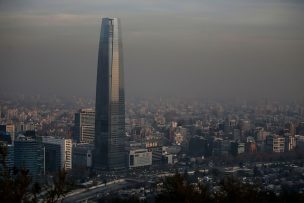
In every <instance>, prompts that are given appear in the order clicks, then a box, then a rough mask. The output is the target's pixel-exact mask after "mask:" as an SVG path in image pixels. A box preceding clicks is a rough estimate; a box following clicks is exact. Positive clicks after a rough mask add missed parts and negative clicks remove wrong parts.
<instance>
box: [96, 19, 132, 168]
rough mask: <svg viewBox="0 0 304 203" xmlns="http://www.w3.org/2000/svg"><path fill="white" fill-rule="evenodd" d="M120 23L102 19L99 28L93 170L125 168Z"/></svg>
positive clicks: (117, 20) (116, 20)
mask: <svg viewBox="0 0 304 203" xmlns="http://www.w3.org/2000/svg"><path fill="white" fill-rule="evenodd" d="M122 58H123V57H122V40H121V33H120V22H119V19H117V18H103V19H102V24H101V33H100V42H99V53H98V67H97V69H98V70H97V86H96V114H95V133H96V134H95V153H94V162H93V164H94V168H95V169H97V170H104V169H106V170H109V169H120V168H125V167H126V163H127V161H126V160H127V155H126V153H125V150H124V137H125V96H124V81H123V80H124V75H123V63H122Z"/></svg>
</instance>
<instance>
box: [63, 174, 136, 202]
mask: <svg viewBox="0 0 304 203" xmlns="http://www.w3.org/2000/svg"><path fill="white" fill-rule="evenodd" d="M131 185H134V182H133V181H128V180H125V179H119V180H116V181H112V182H109V183H108V184H107V185H106V186H105V185H104V184H101V185H98V186H93V187H91V188H88V189H81V190H76V191H74V192H71V193H69V194H67V196H66V197H64V198H63V200H62V202H63V203H74V202H86V201H87V200H90V199H96V198H98V196H99V195H101V194H106V193H108V192H113V191H116V190H120V189H123V188H126V187H128V186H131ZM60 201H61V200H59V201H58V202H60Z"/></svg>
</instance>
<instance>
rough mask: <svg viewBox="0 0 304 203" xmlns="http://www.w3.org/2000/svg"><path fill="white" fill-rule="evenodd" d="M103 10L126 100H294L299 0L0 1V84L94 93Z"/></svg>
mask: <svg viewBox="0 0 304 203" xmlns="http://www.w3.org/2000/svg"><path fill="white" fill-rule="evenodd" d="M107 16H109V17H119V18H121V23H122V34H123V46H124V47H123V48H124V65H125V66H124V70H125V90H126V95H127V97H128V98H132V97H134V96H155V97H159V96H168V97H170V96H178V97H205V98H206V97H207V98H234V97H242V98H250V99H253V98H265V97H267V98H285V99H286V98H290V99H298V98H303V97H304V79H303V76H304V23H303V22H304V1H302V0H229V1H227V0H187V1H185V0H49V1H45V0H28V1H27V0H22V1H20V0H0V78H1V79H0V91H1V92H2V93H24V94H26V95H33V94H41V95H48V94H57V95H71V96H72V95H77V96H92V97H94V96H95V85H96V72H97V51H98V43H99V42H98V40H99V33H100V23H101V18H102V17H107Z"/></svg>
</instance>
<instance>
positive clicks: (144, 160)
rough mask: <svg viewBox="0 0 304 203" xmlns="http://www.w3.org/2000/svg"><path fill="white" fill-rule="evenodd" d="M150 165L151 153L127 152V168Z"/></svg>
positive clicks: (138, 150)
mask: <svg viewBox="0 0 304 203" xmlns="http://www.w3.org/2000/svg"><path fill="white" fill-rule="evenodd" d="M150 165H152V151H149V150H148V149H133V150H130V151H129V168H135V167H141V166H150Z"/></svg>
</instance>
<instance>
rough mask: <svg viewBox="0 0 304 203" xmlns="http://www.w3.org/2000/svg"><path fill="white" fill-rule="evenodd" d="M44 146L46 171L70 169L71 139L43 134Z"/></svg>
mask: <svg viewBox="0 0 304 203" xmlns="http://www.w3.org/2000/svg"><path fill="white" fill-rule="evenodd" d="M42 142H43V144H44V146H45V159H46V166H45V167H46V169H47V170H48V172H56V171H57V170H58V169H65V170H69V169H72V140H71V139H65V138H59V137H52V136H43V137H42Z"/></svg>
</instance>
